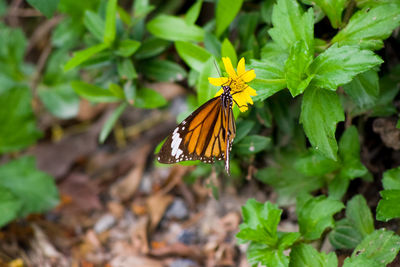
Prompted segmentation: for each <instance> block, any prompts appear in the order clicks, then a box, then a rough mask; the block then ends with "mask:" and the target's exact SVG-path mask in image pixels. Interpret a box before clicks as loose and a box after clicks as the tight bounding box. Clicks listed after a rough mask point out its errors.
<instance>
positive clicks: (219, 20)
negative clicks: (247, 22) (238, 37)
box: [215, 0, 243, 36]
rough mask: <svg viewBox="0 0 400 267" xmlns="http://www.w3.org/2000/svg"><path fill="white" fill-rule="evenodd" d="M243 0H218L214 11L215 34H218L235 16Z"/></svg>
mask: <svg viewBox="0 0 400 267" xmlns="http://www.w3.org/2000/svg"><path fill="white" fill-rule="evenodd" d="M242 4H243V0H219V1H218V4H217V11H216V30H215V32H216V35H217V36H220V35H221V34H222V33H223V32H224V31H225V30H226V28H228V26H229V24H230V23H231V22H232V21H233V19H234V18H235V17H236V15H237V13H238V12H239V10H240V7H241V6H242Z"/></svg>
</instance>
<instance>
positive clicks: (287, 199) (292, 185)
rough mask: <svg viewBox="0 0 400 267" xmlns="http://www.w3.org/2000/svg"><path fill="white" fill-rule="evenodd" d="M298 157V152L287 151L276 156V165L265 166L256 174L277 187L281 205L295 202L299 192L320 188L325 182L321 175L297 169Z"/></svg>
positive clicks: (258, 177)
mask: <svg viewBox="0 0 400 267" xmlns="http://www.w3.org/2000/svg"><path fill="white" fill-rule="evenodd" d="M297 159H298V155H297V154H295V153H293V152H286V153H284V154H282V155H279V156H276V157H274V161H275V162H276V166H273V167H266V168H263V169H261V170H259V171H258V172H257V173H256V174H255V177H256V178H257V179H258V180H260V181H261V182H263V183H266V184H268V185H271V186H272V187H273V188H274V189H275V191H276V192H277V193H278V199H277V203H278V204H279V205H289V204H294V203H295V200H296V197H297V196H298V195H299V194H302V193H308V192H312V191H314V190H316V189H319V188H321V187H322V185H323V183H324V179H322V178H321V177H319V176H306V175H304V174H302V173H301V172H299V171H298V170H297V169H295V168H294V165H295V162H296V161H297Z"/></svg>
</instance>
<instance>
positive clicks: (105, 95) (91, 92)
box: [71, 81, 121, 102]
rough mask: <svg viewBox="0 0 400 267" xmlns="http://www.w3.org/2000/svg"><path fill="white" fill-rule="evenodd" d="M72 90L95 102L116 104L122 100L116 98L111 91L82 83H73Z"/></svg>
mask: <svg viewBox="0 0 400 267" xmlns="http://www.w3.org/2000/svg"><path fill="white" fill-rule="evenodd" d="M71 86H72V88H74V90H75V92H76V93H77V94H78V95H80V96H82V97H84V98H86V99H87V100H89V101H93V102H116V101H120V100H121V98H119V97H116V96H115V95H114V94H113V93H112V92H111V91H110V90H108V89H103V88H101V87H98V86H96V85H92V84H88V83H85V82H81V81H72V82H71Z"/></svg>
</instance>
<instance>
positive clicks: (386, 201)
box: [376, 189, 400, 222]
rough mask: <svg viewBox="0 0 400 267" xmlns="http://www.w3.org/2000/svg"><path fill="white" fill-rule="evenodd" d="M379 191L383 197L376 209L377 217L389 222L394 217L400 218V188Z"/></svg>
mask: <svg viewBox="0 0 400 267" xmlns="http://www.w3.org/2000/svg"><path fill="white" fill-rule="evenodd" d="M379 193H380V194H381V197H382V199H381V200H380V201H379V203H378V207H377V209H376V219H377V220H379V221H384V222H387V221H389V220H391V219H393V218H400V208H399V203H400V190H398V189H397V190H383V191H380V192H379Z"/></svg>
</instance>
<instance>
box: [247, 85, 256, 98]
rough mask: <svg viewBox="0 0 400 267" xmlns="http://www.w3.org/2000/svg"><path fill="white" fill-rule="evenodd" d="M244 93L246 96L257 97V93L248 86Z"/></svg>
mask: <svg viewBox="0 0 400 267" xmlns="http://www.w3.org/2000/svg"><path fill="white" fill-rule="evenodd" d="M244 91H245V92H246V94H249V95H251V96H256V95H257V91H256V90H254V89H253V88H251V87H250V86H247V88H246V89H245V90H244Z"/></svg>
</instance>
